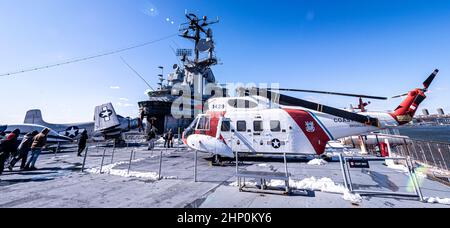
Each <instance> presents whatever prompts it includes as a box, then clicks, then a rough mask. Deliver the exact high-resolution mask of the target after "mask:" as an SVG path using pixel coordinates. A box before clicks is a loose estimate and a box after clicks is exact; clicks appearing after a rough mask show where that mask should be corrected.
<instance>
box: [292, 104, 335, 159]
mask: <svg viewBox="0 0 450 228" xmlns="http://www.w3.org/2000/svg"><path fill="white" fill-rule="evenodd" d="M284 110H285V111H286V112H287V113H288V114H289V115H290V116H291V117H292V119H293V120H294V121H295V122H296V123H297V125H298V126H299V127H300V128H301V129H302V131H303V133H304V134H305V136H306V137H307V138H308V140H309V142H310V143H311V145H312V146H313V148H314V150H315V151H316V153H317V154H318V155H322V154H323V153H325V148H326V146H327V143H328V142H329V141H330V140H331V139H330V137H328V135H327V133H326V132H325V130H324V129H322V127H321V126H320V124H319V123H318V122H317V121H316V120H315V119H314V117H312V116H311V114H309V113H308V112H306V111H303V110H294V109H284ZM311 123H313V126H314V128H313V129H312V128H308V124H311Z"/></svg>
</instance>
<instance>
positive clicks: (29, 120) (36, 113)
mask: <svg viewBox="0 0 450 228" xmlns="http://www.w3.org/2000/svg"><path fill="white" fill-rule="evenodd" d="M23 123H24V124H38V125H45V121H44V119H43V118H42V112H41V110H39V109H36V110H30V111H28V112H27V114H26V115H25V120H24V121H23Z"/></svg>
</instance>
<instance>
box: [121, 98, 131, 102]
mask: <svg viewBox="0 0 450 228" xmlns="http://www.w3.org/2000/svg"><path fill="white" fill-rule="evenodd" d="M119 100H121V101H125V102H128V101H130V100H129V99H127V98H119Z"/></svg>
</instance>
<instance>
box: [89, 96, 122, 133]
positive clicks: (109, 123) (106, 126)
mask: <svg viewBox="0 0 450 228" xmlns="http://www.w3.org/2000/svg"><path fill="white" fill-rule="evenodd" d="M94 122H95V131H99V132H105V131H108V130H111V129H114V128H116V127H119V126H120V122H119V118H118V117H117V114H116V111H115V110H114V107H113V105H112V104H111V103H108V104H104V105H100V106H97V107H95V115H94Z"/></svg>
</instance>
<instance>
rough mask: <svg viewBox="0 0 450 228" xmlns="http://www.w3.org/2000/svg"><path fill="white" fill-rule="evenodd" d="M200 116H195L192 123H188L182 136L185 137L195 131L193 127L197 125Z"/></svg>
mask: <svg viewBox="0 0 450 228" xmlns="http://www.w3.org/2000/svg"><path fill="white" fill-rule="evenodd" d="M199 119H200V117H197V118H195V119H194V121H192V123H191V124H190V125H189V127H187V128H186V130H185V131H184V132H183V138H184V139H187V138H188V137H189V136H190V135H192V134H194V133H195V128H196V127H197V124H198V121H199Z"/></svg>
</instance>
